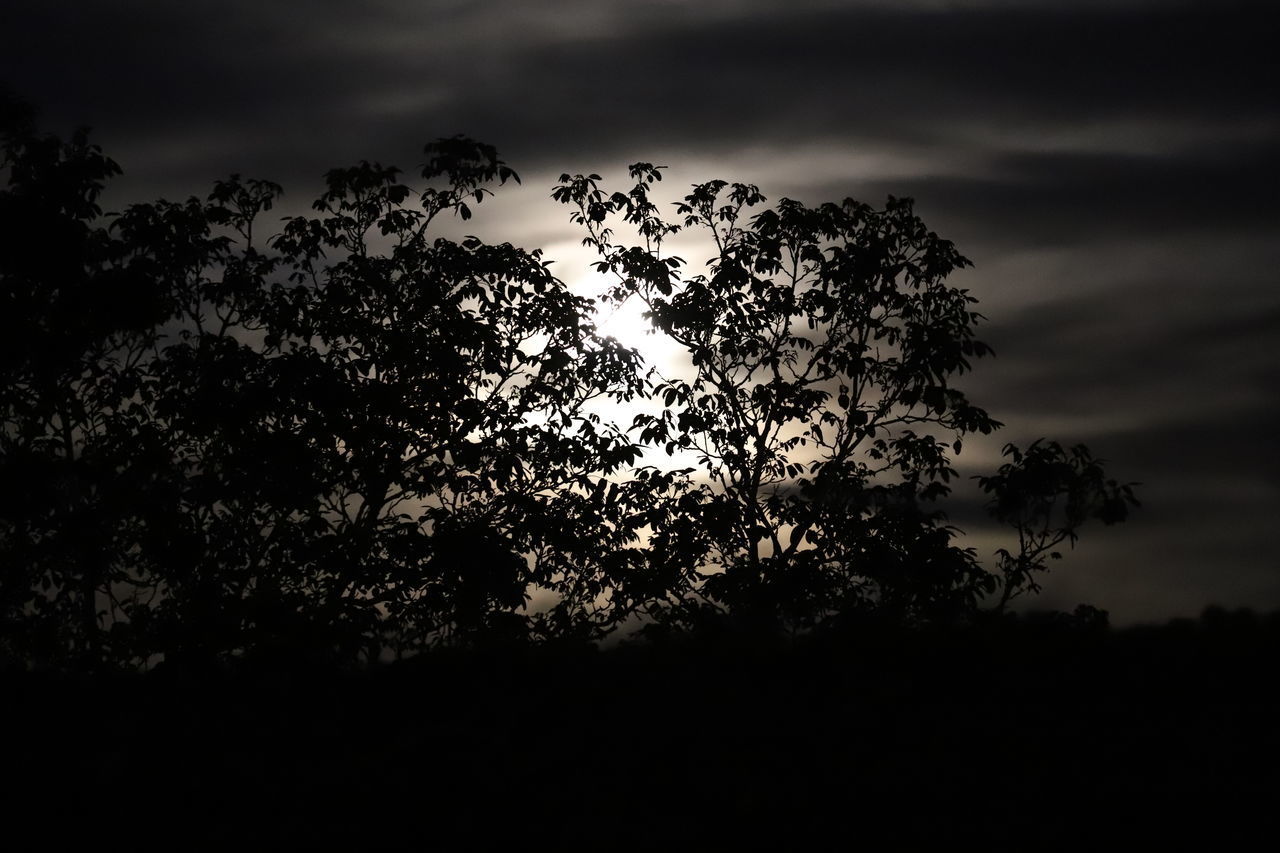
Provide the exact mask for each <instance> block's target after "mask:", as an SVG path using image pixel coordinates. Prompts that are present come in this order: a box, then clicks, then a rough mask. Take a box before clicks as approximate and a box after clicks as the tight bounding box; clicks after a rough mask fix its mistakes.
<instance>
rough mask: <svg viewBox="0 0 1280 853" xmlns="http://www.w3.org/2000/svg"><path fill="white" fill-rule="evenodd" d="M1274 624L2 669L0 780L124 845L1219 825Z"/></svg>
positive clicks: (1266, 778)
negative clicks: (357, 667)
mask: <svg viewBox="0 0 1280 853" xmlns="http://www.w3.org/2000/svg"><path fill="white" fill-rule="evenodd" d="M1277 649H1280V620H1277V619H1276V618H1274V617H1271V618H1269V619H1261V620H1260V619H1257V618H1255V617H1252V616H1249V615H1247V614H1226V613H1223V612H1221V611H1211V612H1208V613H1207V614H1206V618H1204V619H1202V620H1201V621H1200V622H1199V623H1190V622H1186V623H1172V624H1170V625H1167V626H1164V627H1161V628H1146V629H1130V630H1126V631H1122V632H1106V631H1082V630H1079V629H1072V628H1067V627H1064V626H1063V625H1060V624H1057V623H1054V622H1052V621H1049V620H1045V621H1041V622H1034V621H1028V620H1023V621H1022V622H1021V623H1018V624H1010V625H1008V626H1004V627H1001V628H999V629H984V630H971V631H967V632H963V633H949V634H948V633H942V632H939V633H935V634H925V633H903V632H880V631H875V632H866V633H863V634H860V635H858V636H853V635H849V636H844V637H840V638H831V639H824V640H822V641H820V642H811V643H800V644H791V645H789V646H786V647H784V646H783V645H780V644H769V643H763V642H748V641H745V640H742V639H736V640H735V639H733V638H729V637H725V636H719V637H711V636H703V637H699V638H696V639H691V640H682V641H680V642H678V643H673V644H671V645H668V646H657V647H648V648H628V647H622V648H619V649H615V650H613V651H608V652H593V651H580V650H572V651H564V650H561V651H548V650H542V651H528V650H526V651H523V652H519V653H508V652H486V653H481V652H476V653H466V654H463V653H432V654H429V655H427V656H424V657H423V658H421V659H419V660H417V661H415V662H412V663H404V664H399V665H395V666H392V667H388V668H385V669H382V670H378V671H373V672H364V673H350V672H349V673H335V672H324V671H316V670H311V671H303V670H299V669H290V668H287V667H283V666H277V667H273V668H270V669H265V668H264V669H259V670H257V671H241V672H230V671H206V672H199V673H197V672H194V671H189V672H175V671H174V670H173V669H169V670H165V669H164V668H163V667H162V668H160V669H159V670H157V671H155V672H153V673H150V674H148V675H144V676H127V677H126V676H118V677H97V678H81V679H76V678H73V677H68V676H56V677H55V676H48V675H41V674H32V673H11V674H9V675H8V677H7V678H6V681H7V682H8V684H7V690H6V691H5V692H6V695H8V696H9V697H10V699H9V702H8V704H9V706H10V708H11V709H13V710H15V711H16V713H15V714H14V716H13V718H12V722H11V723H10V728H9V730H8V731H7V732H6V734H7V735H8V736H7V737H6V741H8V742H9V744H10V748H9V750H8V751H9V761H8V762H7V763H8V766H9V771H8V772H7V773H6V774H5V775H6V785H8V786H12V787H13V788H14V790H13V791H12V792H11V793H10V795H9V797H8V801H9V802H11V803H15V802H16V803H20V804H22V809H21V810H19V811H16V812H15V813H16V814H23V815H25V816H26V820H25V821H23V825H24V828H25V829H26V830H33V831H34V832H35V833H36V834H37V836H41V835H43V836H45V837H46V838H47V839H48V840H49V841H55V840H64V839H65V838H66V836H68V835H72V836H76V837H79V838H82V839H85V840H92V839H103V840H105V839H108V838H117V839H121V838H122V839H125V840H127V841H128V843H129V844H130V845H131V846H132V844H134V843H141V844H149V843H157V844H166V843H176V842H177V841H178V840H182V839H187V840H188V842H189V840H191V839H197V840H199V841H201V842H204V843H208V844H210V845H211V846H215V847H221V848H224V849H227V848H231V847H241V846H244V845H246V844H252V845H253V846H259V845H262V844H267V845H268V846H272V847H284V848H289V847H293V846H308V847H309V846H314V845H318V844H324V845H325V846H328V845H330V844H333V843H339V844H343V845H347V846H350V847H353V848H357V849H360V848H368V847H383V846H385V845H386V844H387V843H389V842H390V841H391V840H394V839H402V840H404V841H405V842H407V843H412V844H414V845H415V846H420V847H422V848H423V849H432V848H433V847H434V846H435V845H436V844H437V843H444V844H448V845H449V846H451V847H452V846H455V845H457V844H463V845H467V846H477V847H491V846H495V845H498V844H500V843H503V842H505V841H509V840H511V841H528V842H532V841H533V840H534V839H536V840H537V842H538V844H539V846H540V847H542V846H545V845H551V847H550V848H548V849H563V848H570V849H581V848H593V849H597V848H598V849H610V848H615V847H622V848H634V847H673V848H676V849H683V848H688V847H690V846H691V845H693V844H695V843H710V844H713V845H715V844H717V843H729V842H734V843H738V842H746V843H756V844H760V843H770V844H775V845H781V846H783V847H784V848H793V849H812V848H813V847H815V846H818V845H819V844H820V842H821V840H822V839H825V838H831V839H833V840H834V841H835V843H837V844H838V845H839V846H841V847H850V846H854V845H856V844H857V842H859V841H862V840H870V839H880V840H882V841H885V842H890V843H892V844H896V845H906V846H912V845H915V844H922V843H926V842H927V843H931V844H936V843H938V842H941V841H948V842H952V841H954V842H959V841H961V840H968V841H973V842H978V843H994V844H997V845H999V846H1011V845H1014V844H1018V845H1029V846H1030V849H1046V848H1049V849H1053V848H1065V847H1075V846H1078V845H1079V844H1082V843H1085V844H1094V843H1099V842H1106V841H1108V840H1115V839H1116V838H1118V837H1120V836H1129V835H1132V836H1135V837H1142V838H1157V837H1175V836H1183V835H1186V834H1187V833H1191V832H1209V833H1212V834H1213V835H1214V836H1216V837H1217V840H1218V841H1219V842H1227V843H1228V844H1231V842H1233V841H1234V842H1236V843H1237V844H1238V842H1239V841H1241V840H1243V839H1244V838H1245V837H1247V836H1248V835H1249V834H1252V833H1256V832H1258V831H1259V830H1266V831H1269V832H1274V830H1275V829H1276V826H1275V824H1276V822H1277V816H1276V813H1275V811H1274V809H1273V804H1274V803H1275V801H1276V795H1277V793H1280V787H1278V785H1277V775H1276V767H1277V763H1276V759H1277V757H1278V756H1280V734H1278V733H1277V731H1276V728H1275V726H1274V720H1275V719H1276V713H1277V711H1280V695H1278V693H1277V691H1276V689H1275V687H1274V679H1273V678H1272V675H1271V673H1272V669H1271V663H1272V662H1273V661H1274V658H1275V653H1276V651H1277ZM15 795H16V797H17V799H16V800H15V799H14V796H15ZM13 826H16V825H13ZM11 831H12V830H11ZM184 843H187V842H184ZM1232 846H1236V845H1235V844H1232Z"/></svg>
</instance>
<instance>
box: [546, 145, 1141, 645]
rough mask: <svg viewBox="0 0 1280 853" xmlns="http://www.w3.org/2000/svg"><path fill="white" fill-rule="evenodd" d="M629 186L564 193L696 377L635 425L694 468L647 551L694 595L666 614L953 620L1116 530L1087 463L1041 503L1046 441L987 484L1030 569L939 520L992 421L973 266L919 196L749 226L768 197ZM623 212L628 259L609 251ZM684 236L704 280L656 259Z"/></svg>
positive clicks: (701, 188) (642, 168)
mask: <svg viewBox="0 0 1280 853" xmlns="http://www.w3.org/2000/svg"><path fill="white" fill-rule="evenodd" d="M630 174H631V178H632V179H633V180H634V181H635V183H634V185H633V186H631V187H630V189H629V190H627V191H626V192H613V193H607V192H606V191H605V190H602V189H601V188H600V186H599V181H600V177H599V176H598V175H588V176H583V175H575V176H570V175H562V176H561V178H560V183H559V185H558V186H557V187H556V188H555V190H554V192H553V196H554V198H556V199H557V200H558V201H560V202H562V203H564V204H566V205H569V206H570V207H571V208H573V211H574V212H573V213H572V219H573V221H574V222H576V223H577V224H579V225H581V226H582V227H583V228H585V229H586V232H587V237H586V238H585V240H584V242H585V243H587V244H588V245H590V246H593V247H594V248H595V249H597V250H598V252H599V254H600V256H601V260H600V261H599V262H598V263H597V264H596V266H597V268H598V269H599V270H600V271H602V272H606V273H611V274H613V276H615V277H616V284H615V285H613V286H612V287H611V289H610V290H609V291H608V292H607V293H606V294H605V299H606V300H607V301H609V302H612V303H621V302H624V301H626V300H628V299H639V300H642V301H643V303H644V305H645V306H646V308H647V313H646V316H647V317H648V318H649V320H650V321H651V323H652V325H653V327H654V329H655V330H656V332H657V333H658V334H660V335H663V336H665V337H666V338H668V339H669V340H671V341H673V342H675V343H676V344H678V345H679V346H680V347H681V348H682V349H683V351H684V352H685V353H686V354H687V356H688V372H687V375H685V376H673V377H670V378H667V379H664V380H662V381H661V382H659V383H658V384H657V385H656V386H655V387H654V389H653V390H654V393H655V394H657V395H658V396H659V397H660V398H661V399H662V401H663V403H664V405H665V409H664V411H662V413H661V414H658V415H648V414H642V415H639V416H637V417H636V419H635V422H634V424H633V426H634V428H635V429H637V430H638V431H639V437H640V440H641V441H642V442H643V443H645V444H649V445H655V446H661V447H663V448H665V450H666V452H667V453H668V454H674V453H675V452H676V451H680V450H684V451H688V452H690V453H692V454H694V455H695V457H696V459H697V462H698V468H697V470H693V469H688V470H687V471H684V472H683V473H685V474H687V475H689V476H688V478H687V479H685V480H684V481H683V487H682V493H681V494H680V495H679V496H678V497H677V498H676V499H675V500H676V501H677V503H678V504H679V506H680V509H681V516H683V517H679V516H676V517H673V522H672V524H671V525H670V526H667V527H660V528H656V529H655V530H654V531H653V532H654V536H653V539H652V546H653V547H654V548H655V549H656V550H657V551H658V552H659V553H661V554H663V555H669V557H668V558H669V559H671V560H673V561H675V562H676V563H678V564H679V565H680V566H681V567H682V568H683V570H684V571H685V572H686V580H687V583H688V586H689V588H690V589H693V590H696V594H694V595H692V596H689V597H688V598H687V599H686V601H685V605H684V607H683V608H675V609H673V610H672V611H671V612H670V614H669V615H670V616H671V618H673V619H675V620H676V621H677V622H687V621H689V620H695V621H696V620H697V619H698V618H700V617H699V614H700V613H702V612H704V611H706V610H707V609H708V608H709V609H711V610H718V611H730V612H735V613H738V614H745V616H746V618H748V619H749V620H752V621H759V620H763V621H765V622H768V623H770V624H783V625H788V626H792V627H804V626H810V625H813V624H814V623H816V622H819V621H822V620H824V619H825V618H827V617H829V616H832V615H836V614H851V613H857V612H866V611H875V612H876V613H877V614H879V615H882V616H883V615H888V616H891V617H892V618H893V619H895V620H902V619H906V620H908V621H910V620H918V619H931V620H937V619H943V620H950V619H955V618H960V617H963V616H964V615H965V614H968V613H972V612H973V611H974V610H975V608H976V607H977V606H978V603H979V600H980V599H981V598H982V597H984V596H986V595H989V594H991V593H992V592H994V591H995V590H996V588H997V586H999V585H1002V586H1003V593H1002V598H1001V602H1000V606H1001V607H1002V606H1003V605H1004V603H1005V602H1006V601H1007V600H1008V599H1009V598H1010V597H1012V596H1013V595H1016V594H1017V593H1018V592H1020V591H1021V590H1023V589H1024V588H1034V581H1033V579H1032V571H1034V570H1035V569H1039V568H1043V563H1042V561H1041V555H1042V554H1043V553H1045V552H1046V551H1048V550H1049V549H1050V548H1051V547H1052V546H1053V545H1055V544H1057V543H1059V542H1061V541H1063V540H1064V539H1067V538H1071V539H1074V537H1075V535H1076V534H1075V531H1076V529H1077V528H1078V527H1079V525H1080V523H1081V522H1082V521H1083V519H1084V517H1085V515H1089V514H1094V515H1096V514H1098V512H1097V509H1096V507H1097V506H1105V507H1106V510H1105V511H1103V514H1102V517H1103V518H1104V520H1108V521H1114V520H1118V519H1119V518H1120V517H1122V513H1120V511H1119V508H1120V507H1121V506H1123V499H1124V498H1130V499H1131V497H1132V495H1131V493H1129V492H1128V491H1127V489H1125V490H1121V491H1117V489H1120V487H1118V486H1117V485H1116V484H1114V483H1107V482H1105V481H1104V480H1103V479H1102V477H1101V473H1100V472H1101V469H1100V467H1099V466H1098V465H1097V463H1096V462H1093V461H1092V460H1091V459H1090V458H1089V457H1088V455H1087V451H1083V450H1077V451H1075V452H1074V455H1072V456H1071V457H1069V458H1070V460H1071V461H1073V462H1074V463H1076V464H1074V465H1071V464H1067V465H1065V466H1063V465H1055V466H1052V476H1051V477H1050V479H1049V480H1048V481H1044V483H1043V485H1044V488H1047V489H1048V492H1045V493H1042V492H1037V491H1034V489H1028V488H1026V487H1025V484H1026V483H1027V481H1028V478H1033V479H1034V478H1041V477H1042V474H1043V472H1044V471H1045V470H1046V469H1045V467H1044V465H1045V460H1044V459H1043V457H1044V456H1045V454H1051V455H1053V454H1055V453H1056V456H1055V459H1057V458H1059V457H1060V458H1064V459H1065V458H1067V457H1065V456H1064V454H1063V453H1062V452H1061V451H1060V449H1059V450H1056V451H1055V450H1053V448H1056V447H1057V446H1056V445H1037V446H1035V447H1034V448H1032V449H1031V450H1030V451H1028V453H1027V455H1026V456H1022V455H1019V454H1017V451H1016V450H1015V451H1012V452H1013V453H1014V454H1015V460H1016V461H1015V463H1014V464H1015V465H1018V464H1021V465H1022V466H1023V468H1022V469H1020V470H1019V471H1018V472H1014V471H1012V470H1006V469H1002V472H1001V473H1000V474H999V475H997V476H996V477H993V478H989V479H987V480H985V481H984V482H983V485H984V487H985V488H986V489H987V490H988V491H989V492H992V493H993V494H994V495H995V496H996V498H995V504H994V506H995V507H996V510H997V512H996V514H997V517H999V518H1000V519H1001V520H1003V521H1009V522H1011V523H1013V524H1014V525H1015V526H1016V527H1017V529H1018V533H1019V538H1020V541H1021V542H1022V543H1023V544H1022V547H1021V551H1020V552H1019V554H1018V555H1013V554H1010V553H1009V552H1001V564H1000V570H999V574H993V573H991V572H988V571H986V570H985V569H984V568H983V567H982V566H981V565H980V563H979V562H978V561H977V559H976V557H975V554H974V552H973V551H972V549H968V548H961V547H959V546H957V545H955V544H953V539H954V537H955V534H956V533H957V531H956V530H955V529H954V528H953V527H951V526H949V525H948V524H946V517H945V515H944V514H943V513H942V512H941V511H940V510H939V509H937V508H936V506H935V502H936V501H937V499H939V498H941V497H943V496H945V495H947V494H948V492H949V491H950V486H949V483H950V481H951V480H952V479H953V478H954V477H955V475H956V472H955V470H954V468H952V466H951V461H950V457H951V455H952V454H954V453H959V452H960V450H961V446H962V438H963V437H964V436H965V435H966V434H968V433H973V432H977V433H982V434H987V433H990V432H991V431H992V430H994V429H996V428H997V427H999V426H1000V424H999V423H998V422H997V421H995V420H993V419H992V418H991V417H990V416H989V415H988V414H987V413H986V412H985V411H983V410H982V409H980V408H978V407H976V406H974V405H973V404H971V403H970V402H969V400H968V399H967V398H966V396H965V395H964V393H963V392H962V391H960V390H959V389H958V388H956V387H954V385H953V384H952V382H953V380H954V377H956V376H958V375H960V374H963V373H964V372H966V371H967V370H969V368H970V366H971V361H972V360H973V359H976V358H980V357H982V356H985V355H988V354H989V353H990V350H989V349H988V347H986V346H985V345H984V344H983V343H981V342H980V341H978V340H976V339H975V338H974V327H975V325H976V324H977V323H978V322H979V320H980V319H981V317H980V315H979V314H977V313H976V312H975V311H974V310H973V303H974V302H975V299H974V298H973V297H972V296H970V295H969V294H968V292H967V291H965V290H963V289H960V288H956V287H951V286H948V285H947V284H946V283H945V280H946V278H947V276H948V275H949V274H950V273H952V272H953V271H954V270H956V269H959V268H961V267H964V266H968V265H969V262H968V261H967V260H966V259H965V258H964V257H962V256H961V255H960V254H959V253H958V252H957V251H956V249H955V247H954V246H953V245H952V244H951V243H950V242H949V241H946V240H943V239H940V238H939V237H938V236H937V235H936V234H934V233H933V232H931V231H929V230H928V229H927V228H926V227H925V226H924V224H923V223H922V222H921V221H920V219H919V218H918V217H917V216H916V215H915V214H914V213H913V210H912V202H911V200H909V199H896V198H893V197H890V198H889V201H888V203H887V205H886V206H885V207H884V209H882V210H876V209H873V208H871V207H869V206H867V205H865V204H862V203H859V202H856V201H854V200H852V199H846V200H845V201H843V202H842V203H840V204H824V205H821V206H819V207H816V208H810V207H806V206H804V205H803V204H800V203H799V202H796V201H793V200H791V199H783V200H782V201H781V202H779V203H778V205H777V206H776V207H774V208H763V209H761V210H760V212H758V213H756V214H755V215H753V216H749V212H750V211H751V210H752V209H755V208H759V207H760V206H761V205H762V204H763V203H764V201H765V197H764V196H763V195H762V194H761V193H760V190H759V189H758V188H756V187H755V186H750V185H745V184H740V183H735V184H728V183H726V182H725V181H720V180H715V181H710V182H708V183H704V184H699V185H696V186H694V187H693V190H692V192H691V193H690V194H689V195H687V196H685V197H684V199H683V201H682V202H680V203H678V204H677V205H676V207H677V214H678V216H679V217H680V219H679V221H677V222H668V221H666V220H665V219H664V218H663V217H662V216H661V215H660V213H659V210H658V207H657V205H656V204H655V203H654V202H653V201H652V200H651V198H650V192H651V189H652V188H653V186H654V184H655V183H656V182H658V181H659V180H660V179H661V172H660V171H659V168H658V167H654V166H652V165H650V164H647V163H639V164H636V165H634V166H632V167H631V169H630ZM616 219H621V220H622V222H623V223H624V224H625V225H626V226H630V228H631V229H632V230H633V232H634V234H635V235H636V237H635V240H636V241H635V242H634V243H633V244H629V245H628V244H626V243H624V242H622V241H620V240H619V239H618V238H617V237H616V236H615V233H614V230H613V226H612V224H611V223H613V222H614V221H615V220H616ZM682 229H693V230H698V231H700V232H701V233H702V235H703V236H704V238H705V241H706V244H707V246H708V247H709V248H708V250H709V251H712V252H713V257H712V258H711V260H710V261H709V262H708V263H707V265H706V270H705V273H699V274H695V275H685V274H683V273H682V269H683V268H684V267H685V262H684V261H683V259H681V258H679V257H677V256H673V255H671V254H669V253H666V252H665V250H664V244H665V242H666V240H667V238H669V237H670V235H672V234H675V233H676V232H678V231H680V230H682ZM1054 478H1056V479H1054ZM1035 482H1036V483H1037V487H1039V485H1040V484H1041V482H1042V480H1041V479H1035ZM1058 492H1065V493H1067V494H1069V495H1070V496H1071V498H1070V500H1071V503H1070V508H1069V509H1068V511H1067V516H1066V519H1065V521H1061V520H1060V519H1057V518H1051V517H1050V516H1051V513H1050V512H1049V511H1048V510H1047V509H1045V508H1044V507H1042V506H1041V504H1042V503H1044V502H1045V501H1046V500H1047V501H1049V502H1050V503H1051V502H1052V495H1053V494H1057V493H1058ZM1019 513H1022V514H1021V515H1019ZM1059 522H1060V523H1059Z"/></svg>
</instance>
